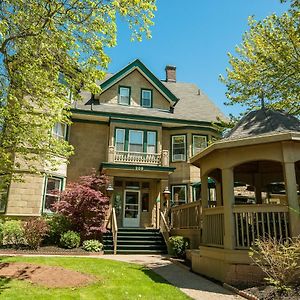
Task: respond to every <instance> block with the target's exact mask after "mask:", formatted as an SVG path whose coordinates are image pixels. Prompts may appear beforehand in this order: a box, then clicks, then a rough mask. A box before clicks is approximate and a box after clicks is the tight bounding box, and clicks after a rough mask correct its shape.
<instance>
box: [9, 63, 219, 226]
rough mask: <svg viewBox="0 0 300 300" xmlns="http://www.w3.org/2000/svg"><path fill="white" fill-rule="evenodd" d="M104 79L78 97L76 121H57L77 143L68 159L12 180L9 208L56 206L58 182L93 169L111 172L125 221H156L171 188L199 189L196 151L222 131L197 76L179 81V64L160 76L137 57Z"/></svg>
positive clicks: (180, 197)
mask: <svg viewBox="0 0 300 300" xmlns="http://www.w3.org/2000/svg"><path fill="white" fill-rule="evenodd" d="M99 84H100V87H101V93H100V94H99V95H91V94H90V93H87V92H82V93H81V95H82V100H81V101H80V102H77V103H74V107H73V109H72V122H73V123H72V125H71V126H70V128H68V130H65V128H64V126H62V125H58V126H57V128H55V129H54V134H56V135H58V136H64V135H66V136H67V138H68V140H69V142H70V143H71V144H72V145H73V146H74V151H75V154H74V155H73V156H72V157H71V158H70V164H69V165H66V164H62V165H61V167H60V168H59V169H58V170H57V171H56V172H54V173H52V174H45V175H44V176H40V175H25V177H24V182H18V183H12V184H11V185H10V188H9V192H8V201H7V204H6V207H5V209H4V211H3V212H4V213H5V215H9V216H36V215H40V214H42V213H47V212H50V207H51V204H52V203H53V202H54V201H58V197H57V196H56V195H55V194H53V190H55V189H60V190H61V189H63V188H64V186H65V184H66V183H67V182H69V181H74V180H77V179H78V177H79V176H82V175H87V174H90V173H91V171H92V170H93V169H96V170H101V171H102V172H103V173H105V174H106V175H107V176H108V177H109V181H110V186H111V187H113V189H114V193H113V197H112V199H113V200H112V201H113V204H114V207H115V209H116V212H117V222H118V226H119V227H140V228H149V227H152V228H158V214H159V210H160V208H161V207H163V206H164V205H165V202H164V200H163V197H162V193H163V191H165V190H166V189H169V190H170V192H171V200H172V202H173V203H174V204H182V203H188V202H192V201H193V200H196V199H197V198H198V197H199V193H198V189H197V185H196V184H195V183H197V182H199V181H200V175H199V171H198V168H197V167H195V166H193V165H191V164H190V157H192V156H193V155H195V154H197V153H198V152H199V151H200V150H201V149H203V148H205V147H206V146H207V144H208V143H209V142H210V141H211V140H213V139H216V138H218V132H217V130H216V127H215V125H214V123H215V122H217V121H218V118H219V117H221V118H222V117H223V115H222V113H221V112H220V110H219V109H218V108H217V107H216V106H215V105H214V104H213V103H212V102H211V101H210V100H209V98H208V97H207V96H206V95H205V94H204V93H203V92H202V91H201V90H200V89H199V88H198V87H197V86H196V85H195V84H191V83H182V82H177V81H176V68H175V67H173V66H167V67H166V79H165V80H159V79H158V78H157V77H156V76H155V75H154V74H153V73H152V72H151V71H150V70H149V69H148V68H147V67H146V66H145V65H144V64H143V63H142V62H141V61H140V60H135V61H133V62H132V63H130V64H129V65H127V66H126V67H125V68H123V69H121V70H120V71H119V72H117V73H115V74H108V75H107V77H106V79H105V80H104V81H103V82H101V83H99Z"/></svg>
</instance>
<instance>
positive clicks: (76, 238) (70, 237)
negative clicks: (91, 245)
mask: <svg viewBox="0 0 300 300" xmlns="http://www.w3.org/2000/svg"><path fill="white" fill-rule="evenodd" d="M79 245H80V235H79V233H77V232H75V231H71V230H69V231H67V232H65V233H63V234H62V235H61V238H60V246H61V247H63V248H68V249H73V248H78V247H79Z"/></svg>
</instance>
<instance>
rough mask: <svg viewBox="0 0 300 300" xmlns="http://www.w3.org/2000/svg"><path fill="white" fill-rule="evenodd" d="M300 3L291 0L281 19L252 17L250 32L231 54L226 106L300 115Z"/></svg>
mask: <svg viewBox="0 0 300 300" xmlns="http://www.w3.org/2000/svg"><path fill="white" fill-rule="evenodd" d="M299 8H300V4H299V1H297V0H296V1H292V6H291V9H290V10H289V11H288V12H286V13H284V14H283V15H282V16H277V15H275V14H272V15H270V16H268V17H266V18H265V19H263V20H262V21H256V20H254V19H253V18H252V17H250V18H249V26H250V29H249V31H248V32H246V33H245V34H244V36H243V42H242V44H241V45H240V46H237V47H236V49H235V50H236V56H234V55H232V54H230V53H229V64H230V67H231V68H229V69H227V77H226V78H224V77H223V76H221V81H223V82H224V83H225V84H226V87H227V90H228V91H227V94H226V95H227V97H228V99H229V102H228V103H227V104H229V105H233V104H236V103H239V104H241V105H244V106H247V107H249V108H250V109H253V108H258V107H261V99H262V98H263V99H264V102H265V105H266V106H269V107H272V108H275V109H282V110H285V111H287V112H289V113H291V114H295V115H299V114H300V85H299V82H300V35H299V30H300V10H299Z"/></svg>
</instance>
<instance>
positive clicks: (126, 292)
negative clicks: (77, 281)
mask: <svg viewBox="0 0 300 300" xmlns="http://www.w3.org/2000/svg"><path fill="white" fill-rule="evenodd" d="M1 262H2V263H3V262H22V263H33V264H40V265H48V266H59V267H64V268H66V269H71V270H75V271H79V272H82V273H86V274H92V275H94V276H96V277H97V278H98V280H97V282H95V283H92V284H90V285H88V286H84V287H80V288H45V287H42V286H39V285H35V284H32V283H30V282H28V281H24V280H17V279H13V280H10V279H7V278H2V279H0V280H1V281H0V299H5V300H10V299H11V300H17V299H22V300H25V299H30V300H38V299H43V300H47V299H49V300H50V299H51V300H53V299H60V300H65V299H66V300H67V299H80V300H84V299H86V300H93V299H101V300H102V299H103V300H105V299H117V300H118V299H130V300H131V299H132V300H134V299H143V300H144V299H151V300H152V299H155V300H156V299H170V300H171V299H172V300H173V299H176V300H180V299H190V298H189V297H187V296H186V295H185V294H183V293H182V292H181V291H180V290H179V289H177V288H175V287H173V286H172V285H170V284H169V283H168V282H166V281H165V280H164V279H163V278H162V277H160V276H159V275H157V274H155V273H154V272H152V271H150V270H149V269H147V268H144V267H142V266H139V265H135V264H129V263H123V262H116V261H111V260H104V259H95V258H71V257H51V258H50V257H5V258H1Z"/></svg>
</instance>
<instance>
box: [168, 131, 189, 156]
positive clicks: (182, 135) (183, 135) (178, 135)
mask: <svg viewBox="0 0 300 300" xmlns="http://www.w3.org/2000/svg"><path fill="white" fill-rule="evenodd" d="M176 137H184V158H183V159H174V138H176ZM186 146H187V145H186V135H185V134H177V135H173V136H172V149H171V150H172V162H177V161H186Z"/></svg>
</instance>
